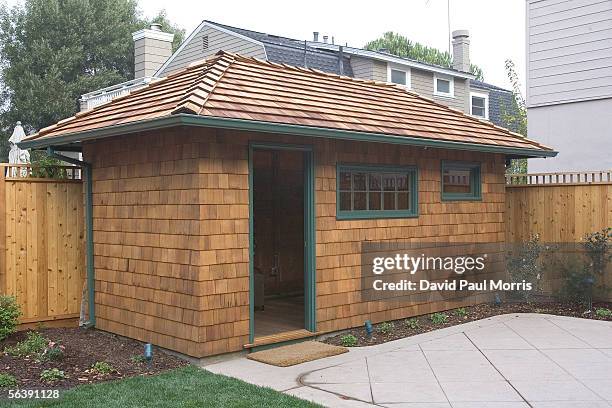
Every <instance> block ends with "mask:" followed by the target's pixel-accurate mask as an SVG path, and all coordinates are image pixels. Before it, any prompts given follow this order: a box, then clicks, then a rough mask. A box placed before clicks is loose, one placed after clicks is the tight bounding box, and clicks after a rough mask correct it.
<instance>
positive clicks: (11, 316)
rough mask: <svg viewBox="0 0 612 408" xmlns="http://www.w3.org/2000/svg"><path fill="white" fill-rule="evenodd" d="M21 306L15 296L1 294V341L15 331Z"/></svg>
mask: <svg viewBox="0 0 612 408" xmlns="http://www.w3.org/2000/svg"><path fill="white" fill-rule="evenodd" d="M19 316H21V308H20V307H19V304H18V303H17V299H16V298H15V297H14V296H4V295H0V341H2V340H4V339H6V338H7V337H8V336H10V335H11V334H13V333H15V329H16V328H17V323H18V322H19Z"/></svg>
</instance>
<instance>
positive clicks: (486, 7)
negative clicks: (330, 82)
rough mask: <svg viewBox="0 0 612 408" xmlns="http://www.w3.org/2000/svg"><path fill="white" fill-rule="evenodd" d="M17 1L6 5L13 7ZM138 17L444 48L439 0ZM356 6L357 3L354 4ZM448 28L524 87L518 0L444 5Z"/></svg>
mask: <svg viewBox="0 0 612 408" xmlns="http://www.w3.org/2000/svg"><path fill="white" fill-rule="evenodd" d="M18 1H19V0H8V3H9V4H14V3H16V2H18ZM139 4H140V8H141V10H142V12H143V13H144V14H145V15H146V16H153V15H155V14H157V12H158V11H159V10H162V9H165V10H166V12H167V13H168V17H169V18H170V20H172V21H173V22H175V23H176V24H178V25H179V26H181V27H183V28H185V30H186V31H187V34H189V33H190V32H191V31H192V30H193V29H194V28H195V27H197V25H198V24H199V23H200V22H201V21H202V20H204V19H207V20H212V21H216V22H218V23H223V24H227V25H233V26H237V27H241V28H246V29H251V30H256V31H263V32H266V33H271V34H276V35H281V36H286V37H291V38H297V39H300V40H305V39H308V40H310V39H312V32H313V31H319V32H320V33H321V36H323V35H328V36H330V38H331V37H332V36H334V37H335V40H336V43H340V44H344V43H347V42H348V44H349V45H351V46H355V47H363V45H365V43H367V42H368V41H370V40H372V39H375V38H378V37H379V36H381V35H382V33H384V32H385V31H395V32H397V33H400V34H402V35H404V36H406V37H408V38H409V39H411V40H413V41H418V42H420V43H422V44H424V45H428V46H432V47H436V48H439V49H442V50H446V49H447V48H448V28H447V9H446V7H447V0H404V1H376V0H374V1H368V2H360V1H359V0H352V1H341V0H336V1H334V0H301V1H291V0H257V1H252V0H251V1H228V0H225V1H202V0H196V1H193V0H173V1H168V0H139ZM362 4H363V5H362ZM450 15H451V30H458V29H467V30H469V31H470V35H471V50H470V53H471V60H472V63H475V64H477V65H479V66H480V67H481V68H482V69H483V71H484V74H485V81H487V82H489V83H492V84H495V85H498V86H503V87H506V88H509V87H510V83H509V81H508V79H507V77H506V73H505V70H504V61H505V60H506V59H507V58H510V59H512V60H513V61H514V62H515V64H516V66H517V68H518V72H519V77H520V80H521V82H522V85H523V89H524V85H525V75H524V73H525V0H495V1H493V0H450Z"/></svg>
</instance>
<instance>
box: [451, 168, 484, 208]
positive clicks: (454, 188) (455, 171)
mask: <svg viewBox="0 0 612 408" xmlns="http://www.w3.org/2000/svg"><path fill="white" fill-rule="evenodd" d="M481 184H482V181H481V179H480V163H471V162H457V161H452V162H451V161H443V162H442V200H480V199H481Z"/></svg>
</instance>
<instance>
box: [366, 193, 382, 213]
mask: <svg viewBox="0 0 612 408" xmlns="http://www.w3.org/2000/svg"><path fill="white" fill-rule="evenodd" d="M369 197H370V203H369V204H370V208H368V209H369V210H380V209H382V207H381V203H380V202H381V199H382V194H381V193H372V192H370V195H369Z"/></svg>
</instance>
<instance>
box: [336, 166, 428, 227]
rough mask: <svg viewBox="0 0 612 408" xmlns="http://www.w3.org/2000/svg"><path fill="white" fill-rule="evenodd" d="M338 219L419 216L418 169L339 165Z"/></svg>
mask: <svg viewBox="0 0 612 408" xmlns="http://www.w3.org/2000/svg"><path fill="white" fill-rule="evenodd" d="M336 177H337V184H338V185H337V197H336V200H337V218H338V219H356V218H399V217H414V216H416V215H417V214H418V209H417V205H418V199H417V174H416V168H415V167H389V166H369V165H339V166H338V171H337V175H336Z"/></svg>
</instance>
